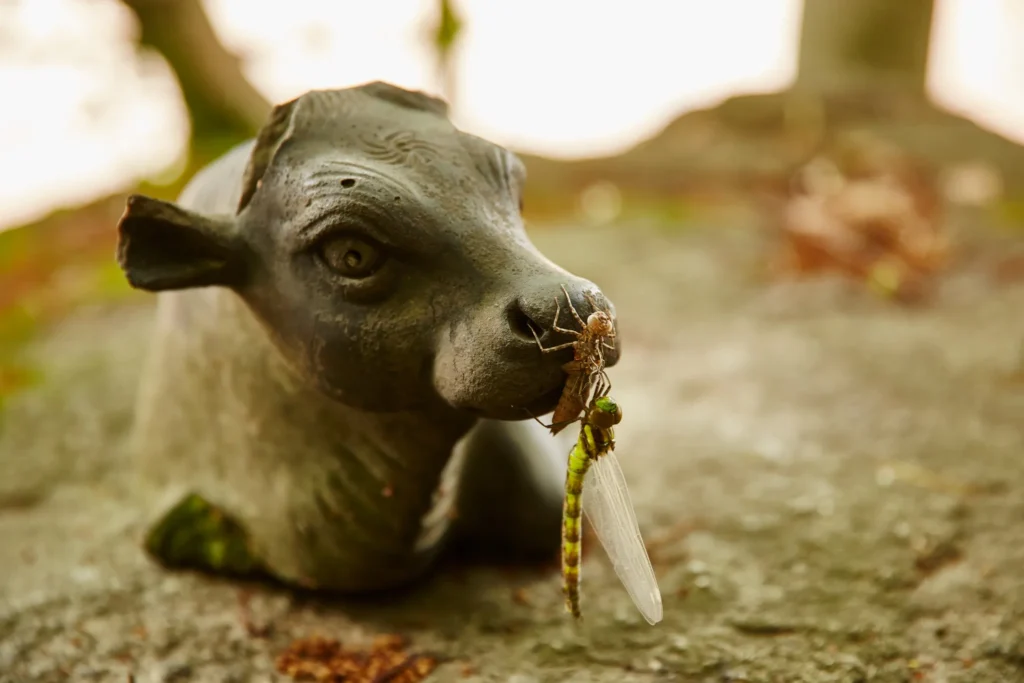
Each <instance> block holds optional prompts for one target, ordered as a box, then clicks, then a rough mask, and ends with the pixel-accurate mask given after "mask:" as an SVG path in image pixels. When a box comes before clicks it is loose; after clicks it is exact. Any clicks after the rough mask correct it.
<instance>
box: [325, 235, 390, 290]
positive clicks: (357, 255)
mask: <svg viewBox="0 0 1024 683" xmlns="http://www.w3.org/2000/svg"><path fill="white" fill-rule="evenodd" d="M320 256H321V258H322V259H323V261H324V263H326V264H327V267H328V268H330V269H331V270H332V271H334V272H335V273H337V274H338V275H342V276H344V277H347V278H352V279H360V278H365V277H369V276H370V275H373V274H374V273H375V272H377V269H378V268H379V267H380V266H381V264H382V263H383V262H384V252H383V250H382V249H381V248H380V246H378V245H376V244H374V243H372V242H370V241H369V240H366V239H362V238H360V237H353V236H345V237H338V238H335V239H332V240H329V241H328V242H327V243H326V244H324V246H323V247H322V248H321V250H320Z"/></svg>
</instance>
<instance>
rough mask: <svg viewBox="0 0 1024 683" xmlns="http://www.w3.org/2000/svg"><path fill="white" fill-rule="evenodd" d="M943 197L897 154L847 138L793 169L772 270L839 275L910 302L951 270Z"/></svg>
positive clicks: (916, 166) (879, 144) (879, 143)
mask: <svg viewBox="0 0 1024 683" xmlns="http://www.w3.org/2000/svg"><path fill="white" fill-rule="evenodd" d="M942 219H943V216H942V211H941V193H940V191H939V188H938V187H937V183H936V182H935V180H934V178H932V177H931V176H930V174H929V173H927V172H926V170H925V169H923V168H922V167H921V166H920V165H919V164H918V163H917V162H915V161H914V160H913V159H911V158H910V157H909V156H908V155H907V154H905V153H904V152H903V151H902V150H900V149H898V148H896V147H894V146H891V145H888V144H886V143H884V142H882V141H880V140H877V139H874V138H871V137H855V138H854V137H851V138H849V139H847V140H844V141H842V142H841V143H840V145H838V146H837V148H836V149H835V151H832V152H828V153H824V154H821V155H820V156H818V157H816V158H815V159H813V160H811V161H810V162H808V163H807V164H805V165H804V166H803V167H802V168H800V169H799V170H798V172H797V173H796V176H795V178H794V182H793V187H792V188H791V190H790V193H789V196H788V198H787V200H786V202H785V205H784V206H783V208H782V210H781V215H780V228H781V231H782V236H783V246H782V253H781V254H780V256H779V261H778V264H777V265H778V269H779V270H780V271H781V272H784V273H793V274H810V273H821V272H825V271H833V272H840V273H843V274H845V275H847V276H850V277H853V278H855V279H858V280H861V281H864V282H868V283H869V284H871V285H873V286H875V287H877V288H880V289H881V290H882V291H883V292H884V293H885V294H887V295H889V296H893V297H894V298H897V299H900V300H908V299H913V298H917V297H919V296H920V295H921V294H923V291H924V288H925V287H926V285H927V283H928V281H929V280H930V278H931V277H932V276H934V275H936V274H938V273H939V272H940V271H942V270H943V269H944V268H945V267H946V266H947V265H948V263H949V256H950V253H949V252H950V247H949V240H948V237H947V235H946V234H945V232H944V230H943V221H942Z"/></svg>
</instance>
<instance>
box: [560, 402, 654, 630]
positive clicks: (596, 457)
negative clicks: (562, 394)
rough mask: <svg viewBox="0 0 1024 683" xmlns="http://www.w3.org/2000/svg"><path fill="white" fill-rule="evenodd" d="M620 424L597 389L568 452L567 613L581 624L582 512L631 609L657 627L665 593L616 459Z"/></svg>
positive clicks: (611, 405) (564, 534) (564, 522)
mask: <svg viewBox="0 0 1024 683" xmlns="http://www.w3.org/2000/svg"><path fill="white" fill-rule="evenodd" d="M621 421H622V409H621V408H620V407H619V404H618V403H616V402H615V400H614V399H613V398H611V397H610V396H608V395H607V394H606V389H603V388H602V387H601V386H598V387H596V388H595V391H594V399H593V400H592V401H591V403H590V407H589V408H588V409H587V411H586V413H585V415H584V417H583V420H582V422H581V425H580V435H579V437H578V438H577V440H576V445H575V446H574V447H573V449H572V450H571V451H570V452H569V465H568V472H567V474H566V478H565V500H564V502H563V506H562V590H563V592H564V594H565V607H566V610H567V611H568V612H569V614H571V615H572V616H573V618H574V619H577V620H578V619H580V618H581V611H580V553H581V550H582V536H583V534H582V531H583V527H582V515H581V514H580V513H581V508H582V512H583V513H584V514H585V515H586V518H587V522H588V523H589V524H590V525H591V526H592V527H593V529H594V533H595V534H596V535H597V538H598V540H599V541H600V542H601V545H602V547H604V550H605V553H607V555H608V559H609V560H611V562H612V566H613V567H614V568H615V574H616V575H617V576H618V577H619V581H621V582H622V584H623V585H624V586H625V588H626V591H627V592H628V593H629V596H630V597H631V598H632V599H633V604H635V605H636V607H637V609H638V610H640V613H641V614H642V615H643V617H644V619H646V620H647V623H649V624H651V625H654V624H657V623H658V622H659V621H661V618H662V605H661V591H660V589H659V588H658V580H657V578H656V577H655V575H654V567H652V566H651V560H650V557H649V556H648V555H647V548H646V547H645V546H644V542H643V538H642V537H641V536H640V527H639V525H638V524H637V521H636V513H634V511H633V503H632V501H631V500H630V496H629V489H628V488H627V486H626V478H625V476H623V473H622V468H621V467H619V461H618V459H617V458H616V457H615V431H614V427H615V425H617V424H619V422H621ZM581 503H582V505H581Z"/></svg>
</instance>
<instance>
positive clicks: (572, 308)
mask: <svg viewBox="0 0 1024 683" xmlns="http://www.w3.org/2000/svg"><path fill="white" fill-rule="evenodd" d="M562 293H563V294H565V300H566V302H567V303H568V304H569V310H570V311H572V317H573V318H575V319H576V324H577V325H579V326H580V327H581V328H583V329H584V330H585V329H587V323H586V322H585V321H584V320H583V318H581V317H580V314H579V313H577V312H576V307H575V306H573V305H572V299H570V298H569V292H567V291H565V285H562Z"/></svg>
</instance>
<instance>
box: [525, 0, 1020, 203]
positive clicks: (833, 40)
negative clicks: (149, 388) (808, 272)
mask: <svg viewBox="0 0 1024 683" xmlns="http://www.w3.org/2000/svg"><path fill="white" fill-rule="evenodd" d="M934 11H935V2H934V0H804V8H803V17H802V23H801V34H800V46H799V61H798V65H797V77H796V80H795V82H794V83H793V86H792V87H791V88H789V89H787V90H784V91H780V92H774V93H764V94H755V95H737V96H734V97H731V98H729V99H727V100H726V101H725V102H723V103H721V104H720V105H718V106H716V107H712V108H709V109H704V110H700V111H691V112H686V113H684V114H682V115H681V116H679V117H677V118H676V119H675V120H674V121H672V122H671V123H669V124H668V125H667V126H666V127H665V129H664V130H662V131H661V132H660V133H658V134H657V135H655V136H654V137H652V138H650V139H648V140H645V141H643V142H640V143H639V144H637V145H636V146H635V147H634V148H633V149H631V150H629V151H627V152H625V153H624V154H621V155H618V156H615V157H605V158H599V159H586V160H580V161H571V162H561V161H554V160H549V159H544V158H541V157H536V156H531V155H523V157H524V160H525V161H526V163H527V167H528V168H529V172H530V178H531V182H530V183H528V184H527V196H526V201H525V203H526V205H527V206H532V207H538V206H540V207H542V208H541V211H540V212H539V213H543V212H546V211H548V209H545V208H544V207H547V206H550V207H553V208H551V209H550V211H551V212H555V211H556V210H557V209H556V208H554V207H559V206H561V205H562V204H564V199H563V197H566V196H570V197H575V196H576V195H577V194H578V193H579V192H580V191H582V190H583V189H584V188H585V187H587V186H588V185H589V184H590V183H593V182H596V181H604V180H607V181H611V182H613V183H615V184H616V185H618V186H619V187H620V188H621V189H622V190H623V191H625V192H627V193H631V194H635V195H637V196H644V197H649V198H659V197H662V198H663V197H674V196H678V195H680V194H683V193H697V192H702V191H704V190H705V189H710V191H712V192H714V191H717V190H718V189H720V188H722V187H735V186H740V187H747V188H749V187H764V186H767V187H769V188H772V189H771V191H773V192H774V191H776V190H777V189H778V188H783V189H784V188H786V187H788V182H789V181H788V179H789V177H790V174H791V173H792V171H793V170H794V169H795V168H796V167H797V166H799V165H800V164H802V163H804V162H805V161H806V160H807V159H808V158H809V157H810V156H812V155H814V154H817V153H819V152H821V151H822V150H823V148H828V147H829V146H831V145H833V144H834V143H836V141H838V140H840V139H842V138H844V137H845V136H848V135H849V134H856V135H861V134H864V133H867V134H869V135H870V136H872V137H875V138H878V139H880V140H882V141H885V142H887V143H890V144H894V145H896V146H897V147H899V148H901V149H902V150H904V151H905V152H908V153H909V154H911V155H912V156H914V157H916V158H918V159H920V160H921V161H923V162H926V163H927V164H928V165H931V166H932V167H933V168H935V169H940V170H941V169H946V168H952V167H956V166H959V165H962V164H980V165H984V166H988V167H989V169H991V170H993V171H994V172H996V173H997V174H998V176H999V179H1000V181H1001V183H1002V184H1003V188H1004V190H1005V191H1006V192H1007V194H1008V195H1011V196H1014V197H1024V148H1022V147H1021V146H1020V145H1018V144H1016V143H1014V142H1013V141H1011V140H1008V139H1006V138H1004V137H1002V136H1001V135H998V134H996V133H993V132H991V131H988V130H985V129H982V128H980V127H979V126H977V125H976V124H975V123H974V122H973V121H971V120H969V119H966V118H963V117H961V116H959V115H957V114H954V113H952V112H950V111H947V110H945V109H943V108H941V107H938V106H936V105H935V104H934V103H933V102H932V101H931V99H930V98H929V96H928V93H927V88H926V83H927V71H928V57H929V54H930V41H931V34H932V21H933V17H934Z"/></svg>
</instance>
